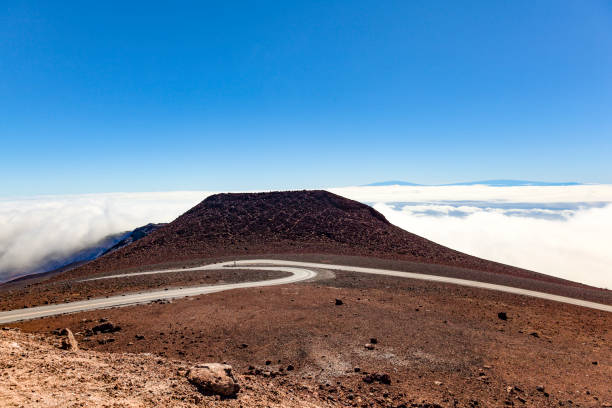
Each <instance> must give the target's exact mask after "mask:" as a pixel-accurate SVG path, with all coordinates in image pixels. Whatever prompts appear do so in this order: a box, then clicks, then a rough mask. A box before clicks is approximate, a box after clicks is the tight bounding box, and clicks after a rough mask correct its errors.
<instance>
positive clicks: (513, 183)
mask: <svg viewBox="0 0 612 408" xmlns="http://www.w3.org/2000/svg"><path fill="white" fill-rule="evenodd" d="M582 184H583V183H577V182H574V181H569V182H549V181H529V180H505V179H500V180H481V181H465V182H461V183H450V184H416V183H410V182H407V181H399V180H391V181H379V182H376V183H371V184H366V185H365V186H366V187H373V186H438V187H442V186H489V187H522V186H539V187H547V186H579V185H582Z"/></svg>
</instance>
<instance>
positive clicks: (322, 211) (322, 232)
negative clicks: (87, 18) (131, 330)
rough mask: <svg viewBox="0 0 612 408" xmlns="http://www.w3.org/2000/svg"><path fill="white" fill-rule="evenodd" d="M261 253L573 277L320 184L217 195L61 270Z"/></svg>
mask: <svg viewBox="0 0 612 408" xmlns="http://www.w3.org/2000/svg"><path fill="white" fill-rule="evenodd" d="M264 254H335V255H357V256H367V257H376V258H386V259H394V260H405V261H413V262H419V263H428V264H440V265H448V266H454V267H462V268H467V269H472V270H480V271H487V272H495V273H499V274H504V275H511V276H515V277H523V278H530V279H536V280H540V281H550V282H555V283H565V284H567V283H569V282H567V281H563V280H561V279H557V278H554V277H551V276H548V275H542V274H538V273H535V272H530V271H526V270H523V269H519V268H515V267H511V266H508V265H503V264H500V263H496V262H491V261H487V260H484V259H480V258H477V257H474V256H470V255H466V254H464V253H461V252H458V251H455V250H452V249H450V248H447V247H444V246H442V245H439V244H436V243H434V242H432V241H429V240H427V239H425V238H422V237H420V236H418V235H415V234H412V233H410V232H407V231H405V230H402V229H401V228H398V227H396V226H394V225H392V224H391V223H389V221H387V220H386V218H385V217H384V216H383V215H382V214H380V213H379V212H378V211H376V210H374V209H373V208H372V207H369V206H367V205H364V204H361V203H359V202H356V201H353V200H349V199H347V198H344V197H341V196H338V195H335V194H332V193H329V192H327V191H321V190H315V191H288V192H269V193H238V194H232V193H227V194H216V195H212V196H210V197H208V198H206V199H205V200H204V201H202V202H201V203H200V204H198V205H197V206H195V207H193V208H192V209H191V210H189V211H187V212H186V213H185V214H183V215H181V216H180V217H178V218H177V219H176V220H175V221H173V222H172V223H170V224H168V225H166V226H164V227H162V228H159V229H158V230H156V231H155V232H153V233H151V234H150V235H148V236H147V237H145V238H143V239H141V240H139V241H138V242H135V243H133V244H132V245H129V246H127V247H125V248H122V249H119V250H117V251H114V252H112V253H110V254H108V255H106V256H103V257H101V258H99V259H97V260H95V261H93V262H90V263H88V264H87V265H84V266H82V267H80V268H78V269H75V270H74V271H70V272H68V273H67V275H66V274H65V275H64V277H81V276H90V275H95V274H100V273H106V272H110V271H117V270H120V269H127V268H132V267H142V266H143V265H154V264H163V263H169V262H180V261H189V260H194V259H206V258H213V257H227V256H237V257H240V256H252V255H264Z"/></svg>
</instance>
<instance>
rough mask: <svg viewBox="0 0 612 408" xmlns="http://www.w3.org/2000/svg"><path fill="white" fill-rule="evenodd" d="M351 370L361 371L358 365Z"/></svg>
mask: <svg viewBox="0 0 612 408" xmlns="http://www.w3.org/2000/svg"><path fill="white" fill-rule="evenodd" d="M353 370H354V371H355V372H356V373H358V372H360V371H361V368H359V367H355V368H354V369H353Z"/></svg>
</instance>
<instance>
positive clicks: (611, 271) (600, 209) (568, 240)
mask: <svg viewBox="0 0 612 408" xmlns="http://www.w3.org/2000/svg"><path fill="white" fill-rule="evenodd" d="M330 191H333V192H334V193H336V194H340V195H343V196H345V197H348V198H352V199H355V200H358V201H362V202H368V203H371V204H373V205H374V207H375V208H376V209H377V210H379V211H380V212H381V213H383V214H384V215H385V216H386V217H387V219H388V220H389V221H390V222H391V223H393V224H395V225H397V226H399V227H401V228H403V229H405V230H408V231H410V232H413V233H415V234H418V235H421V236H423V237H426V238H428V239H431V240H432V241H435V242H438V243H440V244H442V245H446V246H448V247H451V248H454V249H457V250H459V251H462V252H466V253H469V254H471V255H476V256H479V257H482V258H486V259H491V260H494V261H499V262H503V263H506V264H510V265H515V266H519V267H523V268H526V269H531V270H534V271H537V272H542V273H546V274H549V275H552V276H557V277H560V278H565V279H570V280H573V281H576V282H581V283H586V284H589V285H594V286H598V287H606V288H612V250H611V248H612V239H611V238H610V231H611V230H612V204H611V203H612V186H611V185H581V186H546V187H534V186H528V187H522V186H521V187H487V186H442V187H438V186H436V187H429V186H425V187H412V186H384V187H345V188H336V189H331V190H330Z"/></svg>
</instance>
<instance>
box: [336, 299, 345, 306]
mask: <svg viewBox="0 0 612 408" xmlns="http://www.w3.org/2000/svg"><path fill="white" fill-rule="evenodd" d="M343 304H344V302H343V301H342V300H340V299H336V306H341V305H343Z"/></svg>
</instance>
